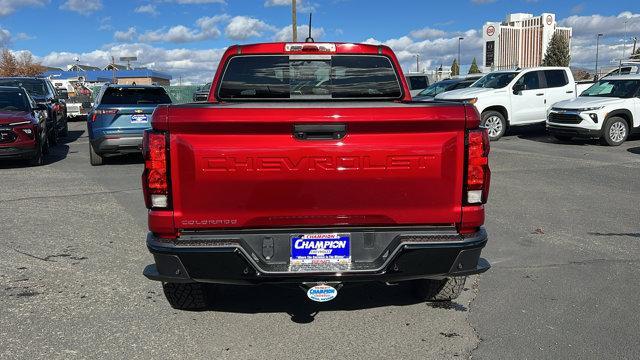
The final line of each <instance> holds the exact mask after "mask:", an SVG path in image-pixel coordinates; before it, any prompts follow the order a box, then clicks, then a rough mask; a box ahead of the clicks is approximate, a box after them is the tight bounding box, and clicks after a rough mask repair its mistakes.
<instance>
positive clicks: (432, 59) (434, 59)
mask: <svg viewBox="0 0 640 360" xmlns="http://www.w3.org/2000/svg"><path fill="white" fill-rule="evenodd" d="M431 30H436V29H431ZM459 36H462V37H464V40H462V42H461V52H460V55H461V63H462V64H463V69H462V70H463V71H464V70H465V68H466V66H465V65H469V64H471V60H472V59H473V57H476V60H477V61H478V62H480V61H481V56H482V36H481V34H480V32H479V31H478V30H475V29H471V30H467V31H465V32H463V33H445V36H444V37H440V38H436V39H426V40H415V39H413V38H412V37H411V36H407V35H405V36H402V37H399V38H395V39H388V40H386V41H379V40H377V39H374V38H369V39H367V40H365V41H364V42H365V43H367V44H384V45H387V46H389V47H390V48H391V49H393V51H394V52H395V54H396V56H397V57H398V60H399V61H400V64H401V65H402V67H403V69H405V70H411V71H415V70H416V55H420V69H421V70H422V69H423V68H427V69H433V68H434V67H437V66H440V65H441V64H442V65H443V66H449V65H451V62H452V61H453V59H457V58H458V37H459Z"/></svg>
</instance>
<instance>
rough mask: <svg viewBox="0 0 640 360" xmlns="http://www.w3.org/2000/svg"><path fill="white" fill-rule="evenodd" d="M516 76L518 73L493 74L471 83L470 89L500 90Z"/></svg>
mask: <svg viewBox="0 0 640 360" xmlns="http://www.w3.org/2000/svg"><path fill="white" fill-rule="evenodd" d="M516 75H518V72H516V71H514V72H495V73H491V74H487V75H485V76H483V77H481V78H480V79H479V80H478V81H476V82H475V83H473V85H471V87H474V88H490V89H501V88H503V87H505V86H507V85H509V83H510V82H511V80H513V78H514V77H516Z"/></svg>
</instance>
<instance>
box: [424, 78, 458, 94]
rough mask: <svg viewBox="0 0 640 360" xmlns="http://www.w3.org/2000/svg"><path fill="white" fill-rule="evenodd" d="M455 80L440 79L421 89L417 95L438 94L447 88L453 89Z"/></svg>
mask: <svg viewBox="0 0 640 360" xmlns="http://www.w3.org/2000/svg"><path fill="white" fill-rule="evenodd" d="M455 85H456V83H455V82H454V81H438V82H437V83H433V84H431V85H429V87H427V88H426V89H424V90H422V91H420V92H419V93H418V95H416V96H436V95H438V94H440V93H442V92H445V91H447V90H451V87H453V86H455Z"/></svg>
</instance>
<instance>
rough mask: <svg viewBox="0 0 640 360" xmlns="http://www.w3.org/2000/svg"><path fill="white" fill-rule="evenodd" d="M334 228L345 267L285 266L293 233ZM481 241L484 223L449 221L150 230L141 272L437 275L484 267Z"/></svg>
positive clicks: (203, 277) (167, 275)
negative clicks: (465, 229)
mask: <svg viewBox="0 0 640 360" xmlns="http://www.w3.org/2000/svg"><path fill="white" fill-rule="evenodd" d="M336 231H337V232H349V233H350V234H351V235H352V244H351V254H352V255H351V256H352V265H351V267H350V268H349V269H343V270H335V271H291V270H290V268H289V254H290V241H289V239H290V237H291V235H292V234H296V233H301V232H303V233H312V232H322V233H326V232H336ZM486 242H487V233H486V231H485V230H484V229H481V230H480V231H478V232H477V233H476V234H473V235H472V236H464V237H462V236H460V235H458V234H456V233H455V230H451V229H448V230H444V231H443V230H442V229H441V228H414V227H411V228H367V229H360V228H358V229H342V228H341V229H285V230H269V231H265V230H263V231H260V232H256V231H244V232H211V233H206V234H203V233H197V234H188V235H183V236H181V237H180V238H179V239H178V240H168V239H160V238H157V237H155V236H154V235H153V234H151V233H150V234H149V235H148V236H147V247H148V249H149V251H150V252H151V253H152V254H153V256H154V260H155V264H151V265H148V266H147V267H146V268H145V269H144V275H145V276H146V277H147V278H149V279H151V280H156V281H162V282H211V283H227V284H259V283H301V282H336V281H337V282H353V281H383V282H396V281H404V280H412V279H423V278H432V279H441V278H443V277H447V276H466V275H472V274H479V273H482V272H485V271H487V270H488V269H489V268H490V267H491V266H490V264H489V262H488V261H486V260H485V259H482V258H481V257H480V254H481V251H482V249H483V248H484V246H485V244H486Z"/></svg>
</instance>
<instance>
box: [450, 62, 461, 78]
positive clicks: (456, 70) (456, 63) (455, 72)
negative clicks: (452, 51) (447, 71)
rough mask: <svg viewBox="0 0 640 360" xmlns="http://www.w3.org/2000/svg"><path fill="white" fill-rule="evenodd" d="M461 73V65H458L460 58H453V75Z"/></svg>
mask: <svg viewBox="0 0 640 360" xmlns="http://www.w3.org/2000/svg"><path fill="white" fill-rule="evenodd" d="M456 75H460V66H458V60H456V59H453V63H451V76H456Z"/></svg>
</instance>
